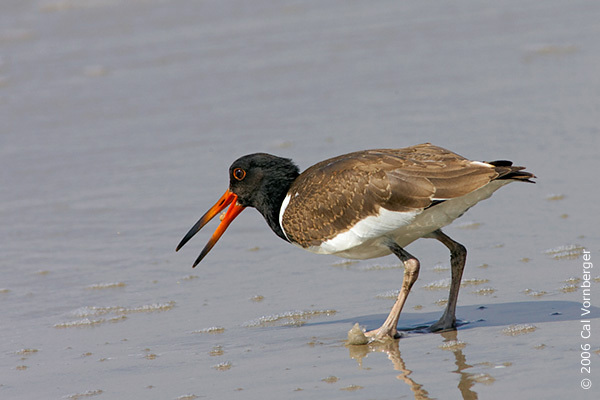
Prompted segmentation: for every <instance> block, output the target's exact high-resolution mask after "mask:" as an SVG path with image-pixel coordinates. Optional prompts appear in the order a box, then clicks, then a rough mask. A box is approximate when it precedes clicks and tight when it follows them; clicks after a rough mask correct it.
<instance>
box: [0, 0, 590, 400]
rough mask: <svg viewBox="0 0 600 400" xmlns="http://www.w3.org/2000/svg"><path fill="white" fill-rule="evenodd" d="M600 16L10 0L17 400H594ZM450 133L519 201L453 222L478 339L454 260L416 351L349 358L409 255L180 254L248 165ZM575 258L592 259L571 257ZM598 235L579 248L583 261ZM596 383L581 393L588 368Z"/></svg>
mask: <svg viewBox="0 0 600 400" xmlns="http://www.w3.org/2000/svg"><path fill="white" fill-rule="evenodd" d="M599 16H600V5H599V4H597V3H594V2H587V1H575V2H568V3H566V2H559V1H545V2H533V1H528V2H522V1H519V2H517V1H506V2H501V4H500V3H498V2H495V3H490V4H489V5H484V4H473V3H472V2H466V1H459V2H444V3H436V4H421V3H414V4H413V3H405V2H392V1H384V2H378V3H377V4H372V3H367V2H350V3H349V2H341V1H330V2H317V1H308V2H307V1H303V2H286V3H281V2H273V1H253V2H252V5H250V3H246V2H241V1H235V0H234V1H229V2H219V1H205V2H196V1H187V0H181V1H177V2H167V1H160V0H137V1H125V0H79V1H75V0H47V1H45V0H38V1H23V0H18V1H17V0H10V1H4V2H3V4H2V13H0V121H2V129H1V130H0V183H1V185H0V186H1V187H2V190H1V191H0V218H1V221H2V224H1V225H0V238H1V240H0V252H1V254H2V258H1V260H0V271H1V278H0V305H1V306H2V310H3V312H2V314H1V316H0V335H1V336H0V337H2V341H1V342H0V354H1V357H0V370H1V371H2V372H1V373H0V397H2V398H7V399H8V398H11V399H12V398H18V399H39V398H72V399H76V398H88V397H90V398H95V397H98V398H128V399H137V398H139V399H142V398H143V399H146V398H161V399H169V398H171V399H178V398H181V399H184V398H190V399H191V398H238V397H239V398H244V399H264V398H290V397H294V398H311V399H312V398H327V399H336V398H344V399H346V398H361V399H362V398H377V399H392V398H417V399H427V398H439V399H442V398H443V399H461V398H462V399H475V398H482V399H486V398H489V399H493V398H534V397H535V398H567V397H570V398H577V399H579V398H581V399H585V398H592V397H593V396H594V398H595V397H597V393H598V388H600V374H599V373H598V370H599V367H600V355H599V350H600V348H599V347H598V340H597V335H598V333H597V332H596V330H597V329H598V328H597V326H598V308H597V307H599V306H598V303H597V302H596V293H600V292H599V291H600V284H599V280H600V279H599V276H600V273H598V272H594V271H593V270H592V275H591V278H592V279H591V281H590V282H591V294H592V308H591V314H590V316H591V321H592V322H591V325H592V340H591V342H590V343H591V344H592V349H591V350H592V352H591V362H592V374H591V375H590V376H586V375H584V374H582V373H581V371H580V367H581V365H580V362H581V357H580V351H579V348H580V345H581V344H582V343H584V342H585V341H584V340H583V339H582V338H581V337H580V333H581V330H582V323H581V322H580V319H581V306H582V296H583V292H582V289H581V288H580V286H582V285H583V284H584V283H585V281H582V279H583V275H582V260H581V256H582V252H583V249H587V250H588V251H591V254H592V259H593V260H594V261H595V260H596V257H597V254H600V253H599V250H600V248H599V245H598V244H599V243H600V240H599V235H598V232H597V226H598V223H599V222H600V221H599V218H598V215H600V213H599V211H600V210H599V207H598V205H597V201H596V200H595V199H596V198H597V197H598V194H599V193H598V188H597V186H598V185H597V181H598V180H597V177H596V171H597V160H598V156H597V150H598V148H599V144H600V143H599V142H600V141H599V137H600V136H599V131H600V129H599V127H600V117H599V115H600V113H599V109H598V105H599V104H600V101H599V100H600V98H599V93H600V75H598V73H597V71H598V70H599V68H600V44H599V43H598V40H597V38H598V37H599V34H600V26H599V25H598V23H597V21H598V17H599ZM426 141H430V142H432V143H435V144H437V145H440V146H444V147H448V148H450V149H452V150H454V151H456V152H458V153H459V154H462V155H464V156H466V157H470V158H473V159H481V160H492V159H511V160H514V161H515V162H516V163H517V164H519V165H526V166H527V168H528V170H529V171H532V172H534V173H535V174H536V175H537V176H538V177H539V179H538V183H537V184H536V185H525V184H513V185H510V186H508V187H505V188H503V189H501V190H500V191H499V192H497V193H496V194H495V195H494V196H493V198H492V199H490V200H487V201H485V202H483V203H481V204H479V205H477V207H475V208H474V209H472V210H470V211H469V212H468V213H467V214H466V215H465V216H464V217H463V218H462V219H461V220H459V221H457V223H456V224H455V225H454V226H451V227H448V228H447V229H446V232H447V233H448V234H449V235H450V236H451V237H453V238H455V239H456V240H458V241H460V242H461V243H463V244H465V245H466V246H467V248H468V250H469V256H468V262H467V269H466V272H465V283H466V284H465V285H463V287H462V289H461V295H460V299H459V307H458V312H457V315H458V318H460V319H461V320H462V321H463V322H466V324H464V325H462V326H461V327H460V328H459V330H458V331H457V332H450V333H445V334H421V333H417V332H414V331H411V330H410V329H412V328H415V327H418V326H421V325H424V324H427V323H431V322H433V321H435V320H436V319H437V318H438V317H439V315H440V314H441V312H442V310H443V307H444V304H443V303H444V301H443V300H444V299H445V298H446V296H447V292H446V290H447V289H446V286H447V280H446V279H447V278H448V276H449V270H448V261H449V260H448V254H447V251H446V250H445V248H443V246H439V245H438V244H437V243H435V242H433V241H427V240H422V241H418V242H416V243H414V244H412V245H410V246H409V250H410V251H411V253H413V254H415V255H416V256H417V257H419V258H420V260H421V265H422V271H421V274H420V278H419V281H418V282H417V283H416V285H415V287H414V289H413V292H412V293H411V295H410V297H409V299H408V303H407V308H406V309H405V312H404V313H403V315H402V317H401V319H400V326H401V327H402V328H403V329H406V332H405V336H404V338H402V339H401V340H400V341H399V343H398V345H391V346H387V347H386V346H375V345H370V346H358V347H351V348H347V347H345V346H344V340H345V339H346V333H347V331H348V330H349V329H350V328H351V327H352V326H353V325H354V323H356V322H358V323H360V324H361V325H362V326H364V327H367V328H369V329H373V328H376V327H378V326H379V324H380V323H381V322H382V321H383V320H384V319H385V316H386V314H387V312H388V311H389V307H391V303H392V302H393V300H391V299H390V295H392V296H393V294H394V291H396V290H397V289H399V286H400V282H401V269H398V268H394V266H396V260H395V259H393V257H388V258H384V259H379V260H369V261H361V262H358V263H346V262H345V261H344V260H340V259H336V258H333V257H327V256H317V255H313V254H310V253H306V252H302V251H300V250H298V249H297V248H294V247H292V246H289V245H286V244H285V243H284V242H282V241H281V240H280V239H278V238H277V237H276V236H275V235H273V234H272V233H271V232H270V231H269V229H268V227H267V226H266V224H265V223H264V221H262V217H260V216H259V215H258V213H256V212H255V211H253V210H248V211H246V212H244V213H243V214H242V215H241V216H240V217H239V218H238V219H237V220H236V221H235V223H234V224H233V225H232V226H231V227H230V229H229V231H228V232H227V234H226V235H225V236H224V237H223V238H222V239H221V241H220V242H219V244H218V245H217V246H216V247H215V248H214V249H213V250H212V252H211V253H210V254H209V256H208V257H207V258H206V259H205V260H204V261H203V262H202V264H200V265H199V266H198V267H197V268H196V269H194V270H191V269H190V266H191V263H192V262H193V261H194V259H195V258H196V256H197V254H198V253H199V251H200V249H201V248H202V246H203V245H204V243H205V240H207V239H208V237H209V235H210V233H211V230H212V229H213V227H214V226H215V225H214V224H212V225H210V226H209V227H207V228H206V230H207V232H202V233H200V234H199V235H198V237H197V238H194V240H193V241H191V242H190V243H189V244H188V245H186V247H185V248H184V249H182V250H181V251H180V252H179V253H175V252H174V248H175V246H176V244H177V243H178V242H179V240H180V239H181V237H182V236H183V235H184V234H185V233H186V232H187V230H188V229H189V227H190V226H191V225H192V224H193V223H194V222H195V221H196V220H197V218H198V217H200V215H201V214H202V213H203V212H204V211H205V210H206V209H207V208H208V207H209V206H210V205H212V204H213V203H214V201H216V200H217V199H218V197H219V196H220V195H221V194H222V192H223V191H224V190H225V188H226V185H227V168H228V167H229V164H230V163H231V161H232V160H234V159H235V158H237V157H238V156H240V155H242V154H246V153H250V152H254V151H267V152H271V153H275V154H278V155H282V156H286V157H291V158H293V159H294V160H295V161H296V162H297V163H298V164H299V165H300V166H301V167H302V168H306V167H307V166H309V165H311V164H313V163H315V162H317V161H319V160H322V159H324V158H327V157H330V156H334V155H338V154H342V153H345V152H349V151H353V150H358V149H364V148H375V147H404V146H408V145H412V144H416V143H421V142H426ZM572 245H574V246H572ZM568 246H572V247H568ZM586 377H588V378H590V379H591V380H592V382H593V386H592V388H591V389H589V390H587V391H584V390H582V389H581V388H580V381H581V379H583V378H586Z"/></svg>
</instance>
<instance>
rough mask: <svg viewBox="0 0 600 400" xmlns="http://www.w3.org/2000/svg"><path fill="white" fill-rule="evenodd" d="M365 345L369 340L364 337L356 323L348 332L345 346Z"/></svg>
mask: <svg viewBox="0 0 600 400" xmlns="http://www.w3.org/2000/svg"><path fill="white" fill-rule="evenodd" d="M367 343H369V338H367V337H366V336H365V332H364V331H363V330H362V329H361V328H360V325H358V322H357V323H356V324H354V326H353V327H352V329H350V330H349V331H348V341H347V342H346V344H349V345H352V346H360V345H364V344H367Z"/></svg>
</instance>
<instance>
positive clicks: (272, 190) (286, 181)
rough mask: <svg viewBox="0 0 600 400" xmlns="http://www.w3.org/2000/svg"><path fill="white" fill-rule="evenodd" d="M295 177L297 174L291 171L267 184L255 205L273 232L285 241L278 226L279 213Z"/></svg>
mask: <svg viewBox="0 0 600 400" xmlns="http://www.w3.org/2000/svg"><path fill="white" fill-rule="evenodd" d="M297 177H298V172H297V171H293V172H291V173H290V174H289V175H287V176H285V177H284V178H282V177H280V179H278V180H277V181H276V182H272V183H269V182H267V183H266V185H265V187H264V191H263V194H264V195H263V196H262V198H261V201H260V202H258V203H257V204H255V207H256V209H257V210H258V211H259V212H260V213H261V214H262V215H263V217H264V218H265V220H266V221H267V224H268V225H269V227H270V228H271V229H272V230H273V232H275V234H276V235H277V236H279V237H280V238H282V239H283V240H285V241H289V240H288V238H287V237H286V236H285V233H284V232H283V229H282V228H281V225H280V224H279V212H280V210H281V204H282V203H283V200H284V199H285V196H286V195H287V193H288V191H289V189H290V187H291V186H292V183H293V182H294V180H296V178H297Z"/></svg>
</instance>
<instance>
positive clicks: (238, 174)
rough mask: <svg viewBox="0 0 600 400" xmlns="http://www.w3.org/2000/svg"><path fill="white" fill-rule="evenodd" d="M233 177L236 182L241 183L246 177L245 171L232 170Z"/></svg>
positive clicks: (239, 169)
mask: <svg viewBox="0 0 600 400" xmlns="http://www.w3.org/2000/svg"><path fill="white" fill-rule="evenodd" d="M233 177H234V178H235V179H237V180H238V181H241V180H243V179H244V178H245V177H246V171H244V170H243V169H241V168H236V169H234V170H233Z"/></svg>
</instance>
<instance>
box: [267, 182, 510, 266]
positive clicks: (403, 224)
mask: <svg viewBox="0 0 600 400" xmlns="http://www.w3.org/2000/svg"><path fill="white" fill-rule="evenodd" d="M510 182H511V181H510V180H499V181H492V182H490V183H488V184H487V185H485V186H483V187H482V188H480V189H477V190H475V191H474V192H471V193H469V194H467V195H465V196H462V197H458V198H455V199H451V200H446V201H444V202H443V203H441V204H438V205H436V206H434V207H431V208H428V209H426V210H419V211H413V212H395V211H389V210H386V209H384V208H381V209H380V211H379V214H378V215H376V216H370V217H367V218H365V219H364V220H362V221H360V222H358V223H357V224H356V225H354V226H353V227H352V228H350V229H349V230H348V231H345V232H343V233H340V234H339V235H337V236H336V237H334V238H333V239H330V240H327V241H325V242H323V243H321V245H320V246H313V247H309V248H307V250H309V251H311V252H313V253H318V254H333V255H336V256H339V257H344V258H353V259H368V258H375V257H381V256H385V255H388V254H390V253H391V251H390V249H389V247H388V246H387V243H389V241H390V240H392V241H394V242H395V243H397V244H398V245H399V246H400V247H405V246H407V245H409V244H410V243H412V242H414V241H415V240H417V239H419V238H421V237H423V236H426V235H427V234H429V233H431V232H433V231H435V230H436V229H440V228H442V227H444V226H446V225H449V224H450V223H452V221H454V220H455V219H457V218H458V217H460V216H461V215H463V214H464V213H465V212H466V211H467V210H468V209H469V208H471V207H473V206H474V205H475V204H477V203H478V202H479V201H481V200H484V199H487V198H489V197H490V196H491V195H492V193H494V192H495V191H496V190H498V189H499V188H500V187H502V186H504V185H505V184H507V183H510ZM288 204H289V195H288V197H286V199H285V200H284V202H283V204H282V206H281V211H280V214H279V223H280V224H281V218H282V216H283V213H284V212H285V208H286V207H287V205H288ZM284 232H285V231H284Z"/></svg>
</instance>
